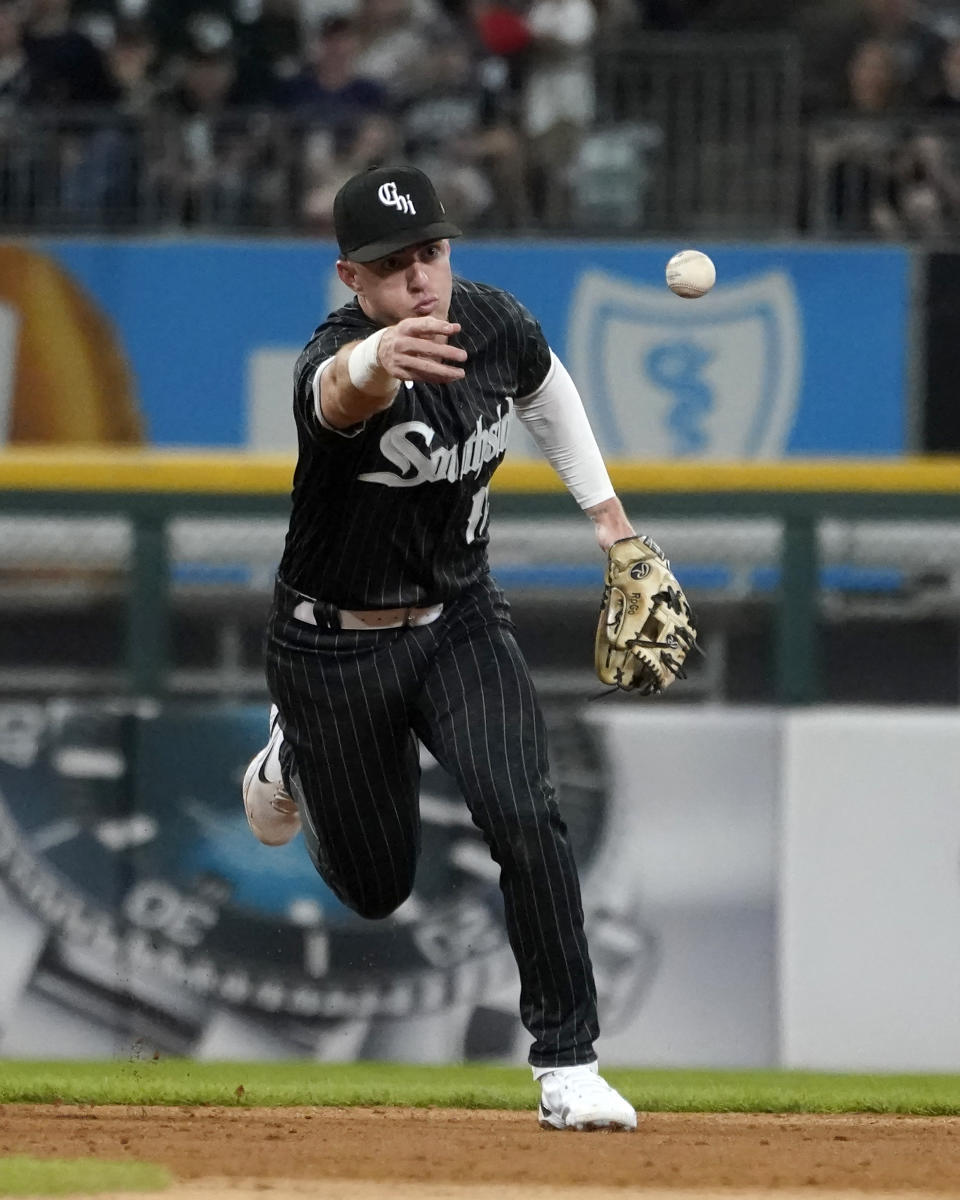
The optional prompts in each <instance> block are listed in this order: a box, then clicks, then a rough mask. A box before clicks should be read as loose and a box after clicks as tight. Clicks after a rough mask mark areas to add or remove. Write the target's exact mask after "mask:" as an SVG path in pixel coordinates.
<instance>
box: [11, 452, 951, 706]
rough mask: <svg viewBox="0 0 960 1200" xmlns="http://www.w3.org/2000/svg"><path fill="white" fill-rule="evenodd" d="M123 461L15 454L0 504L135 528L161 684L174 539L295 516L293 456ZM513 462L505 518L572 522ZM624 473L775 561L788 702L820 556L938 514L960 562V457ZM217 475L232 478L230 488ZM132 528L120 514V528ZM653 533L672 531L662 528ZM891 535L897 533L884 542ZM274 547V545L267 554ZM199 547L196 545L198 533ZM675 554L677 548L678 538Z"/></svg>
mask: <svg viewBox="0 0 960 1200" xmlns="http://www.w3.org/2000/svg"><path fill="white" fill-rule="evenodd" d="M114 461H119V460H118V459H117V456H114V458H113V459H109V458H107V457H104V460H103V463H102V464H100V465H99V466H98V464H97V463H93V464H91V466H92V467H93V468H94V469H92V470H85V469H83V468H84V464H79V465H71V464H69V462H68V463H67V468H66V473H65V474H64V471H63V469H62V468H63V464H62V463H61V464H60V468H58V469H54V470H46V469H45V467H44V461H43V458H42V456H37V457H36V459H34V458H31V457H30V456H10V462H11V467H10V470H8V471H7V472H6V473H5V477H4V472H2V470H0V514H3V516H4V518H5V519H9V518H11V517H14V516H28V515H29V516H30V517H31V518H35V517H37V516H45V515H46V516H49V515H52V514H65V513H69V514H70V515H71V517H74V518H76V517H98V518H110V519H112V520H113V521H114V522H116V519H117V518H122V519H123V521H124V523H125V527H126V528H127V529H128V530H130V534H129V538H130V540H129V542H127V541H126V539H125V538H124V537H123V535H122V534H121V537H120V540H119V541H116V539H115V544H113V545H112V550H113V551H114V552H116V551H118V550H119V551H120V552H121V553H122V554H123V557H124V560H125V562H126V566H127V571H126V575H125V579H126V582H127V593H126V618H125V625H126V628H125V635H124V637H125V651H124V654H123V656H122V661H123V669H124V675H125V684H124V686H125V689H126V690H127V691H128V692H130V693H132V694H135V695H162V694H163V693H164V692H165V691H166V690H167V686H168V674H169V669H170V658H171V642H170V610H171V586H172V583H171V576H172V570H171V567H172V563H173V558H174V545H175V542H174V539H175V538H176V539H177V541H178V543H179V552H180V553H181V554H183V553H184V551H189V550H190V537H189V536H188V535H187V533H186V530H187V526H188V519H189V521H196V520H198V519H203V520H206V521H210V520H214V521H217V522H223V521H227V520H237V519H240V520H250V519H251V518H270V517H272V518H276V519H279V518H282V517H283V515H284V514H285V512H286V509H287V505H288V488H289V464H286V465H283V464H278V463H276V462H275V461H271V462H270V463H267V464H265V465H264V466H263V468H262V469H261V470H259V471H258V470H257V468H256V466H255V465H251V463H252V461H253V460H251V459H250V458H249V457H247V456H236V469H235V470H233V471H232V473H231V467H230V461H228V460H227V458H226V456H224V457H223V458H222V460H218V461H217V463H216V464H214V465H213V466H211V463H210V462H209V461H208V460H205V459H203V458H202V457H201V458H197V460H196V461H195V462H192V463H186V464H185V463H183V462H180V461H173V462H168V461H167V460H166V459H165V458H164V456H163V455H162V454H154V455H139V456H138V455H137V454H132V455H129V456H127V458H126V459H124V460H123V462H122V463H121V467H117V466H113V467H111V466H110V463H111V462H114ZM141 464H142V465H141ZM218 466H219V468H220V469H219V470H218V469H217V467H218ZM0 467H2V462H0ZM121 468H122V469H121ZM104 471H107V472H108V473H112V476H113V480H114V482H113V483H112V484H106V485H105V484H104V483H103V482H101V475H102V472H104ZM58 474H59V475H61V476H62V481H61V482H59V483H58V482H56V480H57V476H58ZM138 474H139V476H140V481H139V483H133V484H132V485H131V486H129V487H128V489H127V490H122V489H123V484H122V480H123V478H126V477H129V478H131V479H135V478H136V477H137V475H138ZM503 474H504V476H505V478H504V480H503V485H502V486H501V487H499V488H498V489H497V493H496V503H495V507H496V512H497V514H498V519H502V520H504V521H507V522H509V521H513V522H527V521H530V520H531V519H533V520H538V521H540V522H541V523H542V520H543V519H547V518H549V519H551V520H562V519H563V517H564V514H567V513H569V504H570V501H569V497H568V496H567V495H566V494H565V493H564V492H563V491H562V490H556V489H557V487H558V486H559V484H558V483H555V484H553V485H549V487H550V489H551V490H543V491H536V490H532V488H533V485H535V484H536V482H537V480H538V479H539V476H536V477H534V476H530V477H529V478H528V477H527V476H512V475H511V472H510V471H509V470H508V469H507V468H506V467H505V468H503ZM613 475H614V483H615V484H616V486H617V488H618V492H619V494H620V495H621V497H622V499H623V501H624V503H625V505H626V507H627V509H628V511H630V512H634V513H641V512H643V513H647V514H649V513H650V511H651V510H652V509H655V511H656V513H657V515H658V517H659V518H661V519H663V520H667V519H669V520H674V519H678V518H683V519H684V520H689V519H691V518H697V519H698V521H700V522H703V521H705V520H707V519H708V518H710V519H713V524H714V529H713V530H712V536H713V537H714V538H716V536H717V529H716V526H717V524H718V523H717V522H716V518H717V516H718V514H723V516H724V517H725V518H726V519H727V520H728V521H730V522H732V529H733V532H734V537H733V540H732V543H731V544H732V546H733V549H734V551H735V554H736V555H739V556H740V558H741V560H743V559H744V556H746V559H745V561H749V563H750V564H752V565H758V564H760V563H769V562H771V561H773V562H774V563H775V565H776V567H777V568H778V582H777V586H776V589H775V591H774V592H773V593H772V596H771V603H772V604H773V606H774V608H775V635H774V639H773V642H774V648H773V674H774V678H775V695H776V698H777V699H778V700H780V701H781V702H785V703H798V704H803V703H809V702H811V701H813V700H815V699H816V698H818V696H819V695H821V677H820V666H821V640H820V637H819V632H818V630H819V622H820V618H821V605H820V567H821V565H822V563H823V561H824V558H825V557H827V556H829V557H830V558H834V557H835V558H836V560H838V561H841V562H852V563H854V564H856V563H857V562H858V561H859V562H860V563H867V564H870V563H878V562H879V563H883V562H884V561H885V560H886V561H888V562H892V563H893V565H896V566H900V567H911V566H912V567H913V568H915V569H916V568H918V567H919V568H922V566H923V559H924V552H923V551H920V552H918V553H917V554H914V556H913V558H912V560H911V561H910V562H909V563H908V562H907V561H906V560H905V558H904V548H905V547H907V546H909V545H911V543H912V541H914V540H915V530H913V531H911V529H910V528H909V527H905V528H901V527H900V523H901V522H905V521H906V522H908V521H926V522H937V523H939V524H938V525H937V530H938V534H939V535H941V536H939V537H937V538H934V539H927V541H928V548H927V552H926V553H927V556H928V560H929V561H928V564H927V566H928V568H929V569H933V567H937V568H938V569H942V570H944V571H947V572H951V571H955V570H956V567H957V562H956V559H957V534H956V523H957V522H958V521H960V464H958V463H957V462H956V461H955V460H944V461H939V462H934V463H920V464H917V463H910V462H893V463H887V464H883V463H872V462H867V463H864V464H860V466H859V468H858V467H857V466H856V465H850V464H843V463H825V464H813V465H811V464H803V463H793V464H760V463H757V464H749V465H738V464H726V465H724V464H704V465H702V466H700V467H694V466H693V465H691V464H658V465H657V469H656V470H655V471H650V470H649V469H646V468H637V469H633V468H630V467H622V468H619V469H617V468H615V469H614V471H613ZM107 477H109V474H108V476H107ZM218 484H219V486H220V487H221V488H222V489H223V490H217V487H218ZM511 484H512V486H511ZM837 522H842V523H843V524H842V525H838V524H836V523H837ZM856 522H882V523H883V524H881V525H879V526H875V527H873V529H872V531H865V530H860V531H859V533H857V534H855V535H853V534H851V532H850V530H851V528H853V529H856V525H855V523H856ZM754 523H756V528H755V529H754V530H753V531H752V532H751V533H750V534H749V535H748V537H747V539H746V540H745V538H744V532H743V531H744V528H745V526H746V525H753V524H754ZM120 528H121V527H120V526H116V528H114V526H111V529H112V531H113V534H116V533H117V532H118V530H120ZM278 528H279V526H278V525H277V523H276V521H270V522H267V524H266V526H265V531H264V532H265V544H266V545H268V546H270V547H273V546H274V545H276V543H275V542H274V538H275V536H276V534H277V531H278ZM519 528H520V529H522V528H523V526H522V524H521V525H520V526H519ZM561 528H562V526H561ZM771 531H772V532H773V537H772V538H771ZM777 531H779V538H777V536H776V533H777ZM651 532H653V533H655V534H657V533H659V532H660V530H659V528H652V527H651ZM757 534H759V540H758V539H757V536H756V535H757ZM944 535H945V536H944ZM699 536H700V537H701V546H700V553H704V552H705V549H706V547H705V545H704V543H703V541H702V538H703V534H702V532H701V533H700V534H699ZM889 539H893V543H892V545H890V547H889V549H888V550H887V551H885V549H884V547H885V546H886V545H887V543H888V541H889ZM897 539H899V540H897ZM541 541H542V539H541ZM930 542H933V543H934V544H936V545H938V546H939V558H937V557H936V556H935V555H934V554H933V553H932V552H931V551H930V546H929V543H930ZM579 544H580V543H579V540H578V545H579ZM898 547H899V549H898ZM263 550H264V546H263V545H261V546H260V547H259V548H258V549H257V551H256V553H257V555H258V556H259V554H262V553H263ZM689 551H690V552H695V551H696V548H695V547H694V546H691V547H690V548H689ZM191 552H192V553H196V552H197V547H196V545H193V548H192V551H191ZM671 553H672V554H673V555H674V557H675V558H676V551H675V550H674V549H673V547H671ZM712 554H713V556H714V561H715V560H716V558H717V557H722V554H723V551H719V552H718V551H717V548H716V545H715V544H714V545H713V550H712ZM907 557H909V556H907Z"/></svg>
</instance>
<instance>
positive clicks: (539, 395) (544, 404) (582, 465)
mask: <svg viewBox="0 0 960 1200" xmlns="http://www.w3.org/2000/svg"><path fill="white" fill-rule="evenodd" d="M516 404H517V414H518V416H519V417H520V420H521V421H523V423H524V425H525V426H526V427H527V429H528V430H529V431H530V435H531V437H532V438H533V440H534V441H535V442H536V443H537V445H538V446H539V447H540V449H541V450H542V451H543V454H544V457H545V458H546V459H547V461H548V462H549V463H550V465H551V466H552V467H553V469H554V470H555V471H556V472H557V474H558V475H559V476H560V478H561V479H562V480H563V482H564V483H565V484H566V485H567V488H568V490H569V492H570V494H571V495H572V496H573V498H574V500H576V502H577V503H578V504H579V505H580V507H581V508H591V507H592V506H593V505H594V504H600V503H602V502H603V501H604V500H609V499H610V497H611V496H613V495H615V492H614V489H613V484H612V483H611V482H610V476H609V475H608V474H607V468H606V466H605V465H604V462H603V456H602V455H601V453H600V447H599V446H598V445H597V439H596V438H595V437H594V434H593V430H592V429H591V428H590V422H589V421H588V420H587V414H586V412H584V408H583V401H582V400H581V399H580V393H579V392H578V391H577V385H576V384H575V383H574V382H573V380H572V379H571V378H570V373H569V372H568V371H567V368H566V367H565V366H564V365H563V363H562V362H561V361H560V359H559V358H557V356H556V355H555V354H554V353H553V351H552V350H551V351H550V369H549V370H548V371H547V377H546V379H544V381H543V383H541V384H540V386H539V387H538V388H537V390H536V391H535V392H531V394H530V395H529V396H522V397H518V399H517V402H516Z"/></svg>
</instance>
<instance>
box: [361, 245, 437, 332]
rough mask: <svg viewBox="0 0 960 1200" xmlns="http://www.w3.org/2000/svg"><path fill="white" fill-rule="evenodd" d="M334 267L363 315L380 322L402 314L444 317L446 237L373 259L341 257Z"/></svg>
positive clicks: (399, 318) (388, 322)
mask: <svg viewBox="0 0 960 1200" xmlns="http://www.w3.org/2000/svg"><path fill="white" fill-rule="evenodd" d="M337 271H338V273H339V275H340V278H341V279H342V280H343V282H344V283H345V284H346V285H347V287H349V288H352V289H353V290H354V291H355V292H356V293H357V296H358V297H359V300H360V307H361V308H362V309H363V311H364V312H365V313H366V314H367V316H369V317H372V318H373V319H374V320H375V321H377V322H378V323H379V324H381V325H395V324H396V323H397V322H398V321H402V320H404V319H405V318H406V317H439V318H441V320H446V318H447V315H448V313H449V310H450V292H451V290H452V288H453V274H452V272H451V270H450V243H449V242H448V241H447V240H446V238H441V239H440V240H439V241H436V242H421V243H420V245H418V246H407V247H405V248H404V249H403V250H397V251H395V253H393V254H388V255H387V256H386V257H385V258H378V259H376V260H375V261H374V262H369V263H355V262H351V261H345V260H343V259H341V261H340V262H338V263H337Z"/></svg>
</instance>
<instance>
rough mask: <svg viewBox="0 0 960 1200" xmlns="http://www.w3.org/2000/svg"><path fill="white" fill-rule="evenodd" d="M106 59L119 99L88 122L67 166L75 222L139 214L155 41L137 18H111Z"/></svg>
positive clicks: (112, 221)
mask: <svg viewBox="0 0 960 1200" xmlns="http://www.w3.org/2000/svg"><path fill="white" fill-rule="evenodd" d="M111 32H112V37H111V39H110V41H109V43H108V44H107V45H106V46H105V47H104V61H105V65H106V69H107V73H108V77H109V80H110V87H111V91H112V92H113V94H114V96H115V99H114V102H113V103H112V104H111V105H110V107H109V110H107V111H106V112H105V113H104V114H103V115H102V116H100V117H99V118H98V119H97V120H96V121H95V122H94V123H93V124H92V125H91V127H90V129H89V131H88V132H87V133H86V136H85V137H84V139H83V142H82V147H81V152H80V153H79V155H78V156H77V158H76V160H75V161H74V162H73V163H71V164H70V165H69V169H68V170H66V171H65V172H64V178H63V189H62V196H61V202H62V205H63V208H64V210H65V212H66V213H67V214H69V217H70V219H71V221H72V222H73V223H74V224H75V225H79V226H82V227H89V226H111V227H114V226H117V225H121V226H128V225H131V224H135V223H136V220H137V218H138V215H139V214H138V211H137V208H138V200H139V197H138V187H137V180H138V178H139V177H140V174H141V171H142V169H143V167H144V165H145V163H146V159H147V155H148V147H147V146H146V145H145V142H144V129H143V124H142V120H141V118H143V117H145V116H149V115H150V114H151V113H152V112H153V109H154V106H155V103H156V99H157V92H158V85H157V81H156V79H155V77H154V74H153V67H154V65H155V62H156V43H155V41H154V39H153V35H152V33H151V31H150V29H149V28H148V27H147V26H146V25H145V24H144V23H143V22H138V21H126V20H120V21H118V22H116V23H113V22H112V21H111Z"/></svg>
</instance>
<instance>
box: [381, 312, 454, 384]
mask: <svg viewBox="0 0 960 1200" xmlns="http://www.w3.org/2000/svg"><path fill="white" fill-rule="evenodd" d="M459 332H460V326H459V325H457V324H456V323H455V322H452V321H442V320H441V319H440V318H439V317H406V318H405V319H404V320H402V321H399V322H398V323H397V324H396V325H390V326H388V327H387V329H385V330H384V333H383V337H382V338H381V339H380V346H379V348H378V351H377V361H378V362H379V363H380V366H381V367H383V369H384V370H385V371H386V372H387V373H388V374H390V375H392V376H393V377H394V379H414V380H417V381H418V382H420V383H453V382H454V381H455V380H457V379H463V377H464V375H465V371H464V369H463V367H461V366H457V365H454V364H457V363H464V362H466V361H467V352H466V350H463V349H462V348H461V347H460V346H451V345H450V344H449V342H448V341H447V338H448V337H451V336H452V335H453V334H455V333H459Z"/></svg>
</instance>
